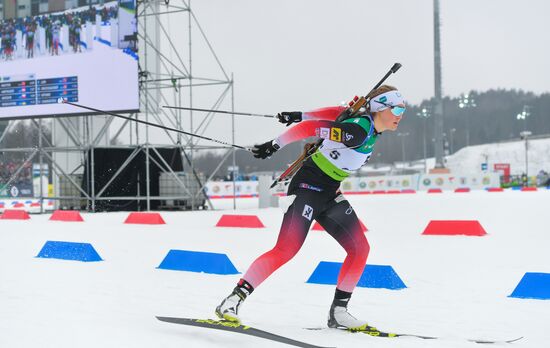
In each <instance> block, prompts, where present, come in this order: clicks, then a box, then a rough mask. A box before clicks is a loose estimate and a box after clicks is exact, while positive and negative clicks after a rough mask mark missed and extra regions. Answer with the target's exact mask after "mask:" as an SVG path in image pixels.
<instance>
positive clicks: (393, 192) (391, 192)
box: [386, 190, 401, 194]
mask: <svg viewBox="0 0 550 348" xmlns="http://www.w3.org/2000/svg"><path fill="white" fill-rule="evenodd" d="M386 193H389V194H396V193H401V191H400V190H388V191H386Z"/></svg>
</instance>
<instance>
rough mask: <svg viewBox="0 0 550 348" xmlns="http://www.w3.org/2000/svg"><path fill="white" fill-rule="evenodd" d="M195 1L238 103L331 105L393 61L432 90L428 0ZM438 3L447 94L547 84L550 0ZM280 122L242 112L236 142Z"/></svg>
mask: <svg viewBox="0 0 550 348" xmlns="http://www.w3.org/2000/svg"><path fill="white" fill-rule="evenodd" d="M191 6H192V9H193V11H194V12H195V14H196V16H197V18H198V20H199V22H200V24H201V26H202V27H203V29H204V31H205V32H206V34H207V36H208V39H209V40H210V43H211V44H212V46H213V47H214V49H215V51H216V53H217V55H218V57H219V59H220V60H221V62H222V64H223V66H224V68H225V70H226V71H227V72H228V74H230V73H234V79H235V110H237V111H244V112H258V113H276V112H278V111H283V110H294V109H296V110H308V109H312V108H316V107H322V106H327V105H335V104H338V103H339V102H341V101H344V100H349V99H350V98H351V97H353V96H354V95H356V94H365V93H367V92H368V91H369V90H370V89H371V88H372V86H373V85H374V84H375V83H376V82H377V81H378V80H379V79H380V78H381V77H382V76H383V75H384V74H385V73H386V71H388V69H389V68H390V67H391V65H392V64H393V63H394V62H400V63H402V64H403V67H402V68H401V70H400V71H399V72H398V73H397V74H396V75H394V76H392V77H391V78H390V79H389V80H388V81H387V82H388V83H389V84H392V85H395V86H397V87H398V88H399V89H400V90H401V91H402V93H403V94H404V95H405V97H406V98H407V99H408V100H409V101H410V102H411V103H413V104H416V103H419V102H420V101H421V100H423V99H426V98H430V97H431V96H433V94H434V87H433V85H434V83H433V7H432V6H433V1H432V0H385V1H382V0H378V1H373V0H362V1H360V0H340V1H334V0H307V1H306V0H276V1H272V0H270V1H267V0H266V1H262V0H231V1H229V0H192V1H191ZM440 6H441V24H442V25H441V50H442V66H443V68H442V72H443V93H444V94H445V95H449V96H458V95H459V94H461V93H464V92H467V91H470V90H472V89H476V90H480V91H485V90H488V89H491V88H516V89H523V90H527V91H532V92H535V93H537V94H540V93H544V92H549V91H550V29H549V22H550V1H548V0H524V1H518V0H515V1H512V0H460V1H458V0H441V2H440ZM172 25H173V24H172ZM182 35H183V37H184V35H187V33H186V32H182ZM173 39H176V40H177V39H178V38H177V37H173ZM193 44H194V47H195V53H196V54H198V55H199V56H197V55H195V56H194V58H193V59H194V62H195V63H194V64H195V65H194V75H195V76H200V75H202V76H205V75H207V76H211V77H215V76H217V77H220V76H223V75H221V74H220V73H219V72H218V71H217V70H215V69H212V68H211V67H210V68H208V67H207V65H206V63H204V65H201V63H202V62H201V61H203V62H208V61H209V59H210V58H208V57H207V56H206V55H204V56H203V53H204V50H202V51H201V48H200V45H201V44H200V43H199V42H198V40H195V42H194V43H193ZM203 68H204V69H203ZM208 103H209V102H208V101H206V100H205V101H204V102H203V101H202V100H197V101H195V106H196V107H208V106H209V105H207V104H208ZM228 105H229V104H227V103H226V104H224V108H227V106H228ZM219 117H223V116H219ZM411 117H413V115H411ZM283 129H284V127H282V126H281V127H280V126H277V125H275V126H274V125H273V124H272V123H271V120H267V119H250V118H242V117H241V118H238V120H237V137H238V138H240V141H237V142H238V143H242V144H245V143H246V144H249V143H251V142H253V141H254V142H258V141H265V140H268V139H269V138H272V137H274V136H276V135H277V134H279V133H280V132H281V131H283ZM219 132H220V130H219V129H218V130H216V129H212V130H209V131H208V132H207V134H209V135H210V136H216V135H218V134H219ZM224 138H226V137H224ZM245 138H246V140H245ZM226 139H227V138H226Z"/></svg>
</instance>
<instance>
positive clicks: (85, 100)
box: [0, 0, 139, 119]
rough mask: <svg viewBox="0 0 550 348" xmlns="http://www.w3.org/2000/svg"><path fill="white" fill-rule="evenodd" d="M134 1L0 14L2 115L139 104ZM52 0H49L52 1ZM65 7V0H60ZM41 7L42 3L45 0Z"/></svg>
mask: <svg viewBox="0 0 550 348" xmlns="http://www.w3.org/2000/svg"><path fill="white" fill-rule="evenodd" d="M135 1H136V0H129V1H125V0H121V1H112V2H105V3H104V4H101V5H99V4H98V5H90V6H82V7H74V8H70V9H64V10H62V11H57V12H46V13H39V14H36V15H34V16H33V15H28V14H25V15H23V16H22V15H21V13H19V16H14V18H8V19H6V18H7V17H8V14H7V13H6V11H5V10H6V9H4V19H0V119H8V118H28V117H37V116H59V115H73V114H79V113H83V112H84V113H89V111H86V110H84V109H79V108H76V107H74V106H71V105H68V104H59V103H58V99H59V98H60V97H62V98H66V99H67V100H68V101H70V102H73V103H78V104H81V105H86V106H90V107H93V108H96V109H99V110H105V111H114V112H131V111H137V110H138V109H139V90H138V56H137V47H138V46H137V17H136V3H135ZM50 3H52V2H50ZM61 3H62V4H63V5H62V6H63V7H64V6H66V4H70V3H71V2H70V1H63V2H61ZM46 5H47V3H46Z"/></svg>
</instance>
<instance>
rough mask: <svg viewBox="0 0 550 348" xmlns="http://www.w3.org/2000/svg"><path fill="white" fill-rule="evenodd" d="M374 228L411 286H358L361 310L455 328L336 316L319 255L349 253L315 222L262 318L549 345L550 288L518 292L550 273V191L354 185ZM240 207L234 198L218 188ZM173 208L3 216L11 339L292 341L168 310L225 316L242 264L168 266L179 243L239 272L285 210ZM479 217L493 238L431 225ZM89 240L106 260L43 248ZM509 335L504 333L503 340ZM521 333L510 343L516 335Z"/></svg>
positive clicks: (278, 276)
mask: <svg viewBox="0 0 550 348" xmlns="http://www.w3.org/2000/svg"><path fill="white" fill-rule="evenodd" d="M348 198H349V200H350V202H351V203H352V204H353V205H354V207H355V209H356V211H357V213H358V215H359V216H360V218H361V219H362V221H363V222H364V223H365V225H366V226H367V227H368V228H369V232H367V238H368V239H369V242H370V244H371V253H370V255H369V259H368V264H375V265H391V266H392V267H393V268H394V269H395V271H396V272H397V273H398V274H399V275H400V277H401V279H402V280H403V281H404V282H405V284H406V285H407V286H408V288H407V289H403V290H398V291H395V290H394V291H392V290H385V289H367V288H357V290H356V291H355V293H354V296H353V297H352V300H351V302H350V306H349V307H350V311H351V312H352V313H353V314H354V315H355V316H357V317H361V318H365V319H367V320H369V322H370V323H371V325H374V326H376V327H378V328H380V329H382V330H389V331H395V332H405V333H417V334H423V335H435V336H441V337H444V338H442V339H440V340H436V341H424V340H420V339H416V338H399V339H385V338H376V337H370V336H367V335H363V334H350V333H346V332H339V331H334V330H323V331H307V330H304V329H303V328H305V327H318V326H323V325H325V323H326V315H327V312H328V308H329V306H330V303H331V300H332V296H333V292H334V287H333V286H328V285H313V284H307V283H305V281H306V280H307V278H308V277H309V276H310V275H311V273H312V272H313V270H314V269H315V267H316V266H317V264H318V263H319V262H320V261H337V262H341V261H342V260H343V258H344V256H345V255H344V252H343V250H342V249H341V248H340V247H339V245H338V244H337V243H336V242H335V241H334V240H333V239H332V238H331V237H330V236H328V235H327V234H326V233H324V232H316V231H312V232H310V235H309V236H308V239H307V240H306V243H305V245H304V246H303V248H302V250H301V251H300V253H299V254H298V255H297V256H296V257H295V258H294V259H293V260H292V261H290V262H289V263H288V264H287V265H285V266H283V267H282V268H281V269H279V271H277V272H276V273H275V274H274V275H273V276H272V277H271V278H269V279H268V280H267V281H266V282H265V283H264V284H262V286H260V287H258V289H256V291H255V292H254V294H253V295H252V296H251V297H250V298H249V299H248V300H247V302H246V303H245V304H244V306H243V307H242V310H241V317H242V318H243V320H244V321H245V322H246V323H247V324H249V325H252V326H256V327H258V328H260V329H264V330H267V331H272V332H274V333H278V334H282V335H287V336H289V337H291V338H294V339H298V340H303V341H306V342H308V343H312V344H318V345H323V346H337V347H408V348H409V347H410V348H417V347H480V345H478V344H475V343H471V342H467V341H466V340H465V338H485V339H510V338H514V337H518V336H525V338H524V339H523V340H521V341H519V342H517V343H514V344H513V346H514V347H548V346H549V345H550V343H549V342H550V334H549V331H548V325H549V323H550V301H543V300H525V299H516V298H509V297H508V295H510V294H511V293H512V291H513V290H514V288H515V287H516V285H517V284H518V282H519V281H520V279H521V277H522V276H523V275H524V273H525V272H545V273H550V253H549V252H548V245H549V243H548V242H549V240H550V234H549V232H550V231H548V213H547V211H548V203H547V202H548V201H549V199H550V191H548V190H544V191H538V192H517V191H506V192H495V193H489V192H485V191H477V192H470V193H466V194H456V193H443V194H438V195H434V194H425V193H417V194H406V195H405V194H403V195H367V196H350V197H348ZM214 203H215V204H216V205H217V206H218V208H231V207H232V201H231V200H215V201H214ZM238 204H239V207H240V209H239V211H237V212H233V211H231V210H215V211H196V212H163V213H162V216H163V217H164V219H165V221H166V225H160V226H146V225H125V224H123V221H124V220H125V218H126V216H127V213H97V214H92V213H88V214H86V213H84V214H82V215H83V217H84V219H85V222H83V223H69V222H53V221H48V219H49V217H50V215H46V214H45V215H33V216H32V219H31V220H28V221H8V220H0V310H1V312H2V315H1V316H0V347H9V348H14V347H56V348H61V347H94V348H96V347H102V348H106V347H136V348H140V347H168V348H169V347H177V348H181V347H239V348H242V347H283V346H284V345H282V344H280V343H273V342H269V341H266V340H262V339H259V338H255V337H250V336H244V335H239V334H232V333H226V332H221V331H211V330H207V329H202V328H191V327H184V326H179V325H173V324H169V323H163V322H159V321H157V320H156V319H155V315H161V316H183V317H197V318H213V317H214V313H213V312H214V308H215V306H216V305H217V304H218V303H219V302H220V301H221V300H222V299H223V298H224V297H225V296H226V295H227V294H228V293H229V292H230V291H231V290H232V288H233V286H234V284H235V282H236V281H237V280H238V279H239V275H228V276H221V275H210V274H203V273H191V272H180V271H167V270H160V269H156V267H157V266H158V265H159V264H160V263H161V261H162V260H163V258H164V257H165V256H166V254H167V253H168V251H169V250H170V249H180V250H195V251H210V252H218V253H226V254H227V255H228V256H229V258H230V259H231V260H232V261H233V263H234V264H235V266H236V267H237V269H238V270H239V271H240V272H244V271H246V268H247V267H248V266H249V265H250V263H251V262H252V261H253V260H254V259H255V258H256V257H257V256H258V255H260V253H263V252H264V251H266V250H268V249H269V248H271V247H272V246H273V244H274V243H275V240H276V238H277V232H278V229H279V224H280V223H281V220H282V213H281V211H280V210H279V209H277V208H271V209H265V210H259V209H257V208H255V207H257V199H241V200H239V201H238ZM227 213H241V214H257V215H258V216H259V217H260V219H261V220H262V221H263V223H264V224H265V225H266V226H267V227H266V228H265V229H235V228H216V227H214V226H215V224H216V222H217V221H218V219H219V218H220V217H221V215H222V214H227ZM435 219H476V220H479V221H480V223H481V224H482V226H483V227H484V228H485V229H486V231H487V232H488V233H489V234H488V235H487V236H484V237H465V236H423V235H421V233H422V231H423V230H424V228H425V227H426V225H427V223H428V222H429V221H430V220H435ZM48 240H53V241H73V242H89V243H92V245H93V246H94V247H95V249H96V250H97V251H98V253H99V254H100V255H101V257H102V258H103V259H104V261H102V262H89V263H83V262H75V261H64V260H55V259H42V258H36V257H35V256H36V255H37V254H38V253H39V251H40V249H41V248H42V246H43V245H44V243H45V242H46V241H48ZM498 346H505V344H501V345H498ZM506 346H508V345H506Z"/></svg>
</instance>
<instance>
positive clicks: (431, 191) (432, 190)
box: [428, 189, 443, 193]
mask: <svg viewBox="0 0 550 348" xmlns="http://www.w3.org/2000/svg"><path fill="white" fill-rule="evenodd" d="M442 192H443V191H441V189H429V190H428V193H442Z"/></svg>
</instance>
